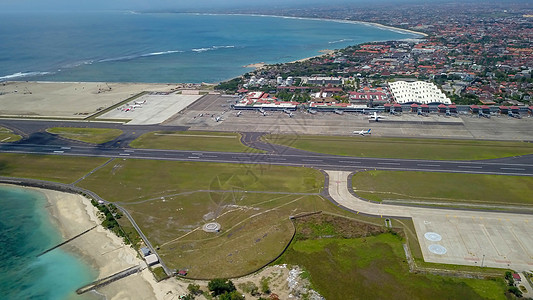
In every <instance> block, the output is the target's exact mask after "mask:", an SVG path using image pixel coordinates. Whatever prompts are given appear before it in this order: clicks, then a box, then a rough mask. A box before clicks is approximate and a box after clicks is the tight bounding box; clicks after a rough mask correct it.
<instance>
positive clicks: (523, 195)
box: [352, 171, 533, 206]
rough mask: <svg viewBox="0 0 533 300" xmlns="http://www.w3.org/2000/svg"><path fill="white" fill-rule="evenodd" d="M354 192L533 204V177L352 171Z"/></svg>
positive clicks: (374, 196)
mask: <svg viewBox="0 0 533 300" xmlns="http://www.w3.org/2000/svg"><path fill="white" fill-rule="evenodd" d="M352 184H353V187H354V190H355V192H356V193H357V194H358V195H359V196H361V197H363V198H367V199H370V200H377V201H382V200H394V199H405V200H416V201H426V202H427V201H431V202H436V203H445V204H446V203H476V204H482V205H489V206H497V205H502V206H503V205H515V204H520V205H533V198H532V197H531V195H532V194H533V177H527V176H503V175H481V174H456V173H434V172H409V171H367V172H358V173H356V174H354V176H353V179H352Z"/></svg>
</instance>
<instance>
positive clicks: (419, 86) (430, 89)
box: [389, 81, 452, 104]
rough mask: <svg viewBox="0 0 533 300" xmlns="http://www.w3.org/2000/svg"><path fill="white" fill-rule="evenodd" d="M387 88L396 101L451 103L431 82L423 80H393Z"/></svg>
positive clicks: (402, 102) (401, 102)
mask: <svg viewBox="0 0 533 300" xmlns="http://www.w3.org/2000/svg"><path fill="white" fill-rule="evenodd" d="M389 89H390V92H391V94H392V97H393V99H394V101H395V102H396V103H400V104H404V103H418V104H431V103H434V104H436V103H441V104H451V103H452V102H451V101H450V99H449V98H448V97H446V95H445V94H444V93H443V92H442V91H441V90H440V89H439V88H438V87H437V86H436V85H434V84H433V83H431V82H425V81H415V82H407V81H395V82H391V83H389Z"/></svg>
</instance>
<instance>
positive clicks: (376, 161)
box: [0, 143, 533, 176]
mask: <svg viewBox="0 0 533 300" xmlns="http://www.w3.org/2000/svg"><path fill="white" fill-rule="evenodd" d="M0 152H3V153H21V154H45V155H69V156H93V157H109V158H130V159H154V160H169V161H198V162H216V163H238V164H272V165H284V166H298V167H310V168H317V169H328V170H350V171H355V170H398V171H399V170H402V171H427V172H448V173H467V174H490V175H513V176H533V164H532V163H531V160H532V157H530V156H524V157H517V158H514V159H512V158H511V159H507V160H495V161H492V160H487V161H441V160H410V159H387V158H358V157H346V156H336V155H319V154H316V155H308V154H307V153H303V154H283V153H276V154H271V153H231V152H208V151H180V150H159V149H133V148H121V147H106V146H89V145H71V144H68V143H65V144H46V145H42V144H26V143H13V144H1V145H0Z"/></svg>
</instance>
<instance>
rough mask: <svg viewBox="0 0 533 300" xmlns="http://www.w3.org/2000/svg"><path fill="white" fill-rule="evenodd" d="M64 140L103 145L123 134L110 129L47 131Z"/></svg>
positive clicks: (55, 128)
mask: <svg viewBox="0 0 533 300" xmlns="http://www.w3.org/2000/svg"><path fill="white" fill-rule="evenodd" d="M46 131H47V132H49V133H52V134H57V135H59V136H61V137H63V138H66V139H71V140H75V141H82V142H86V143H91V144H102V143H106V142H109V141H112V140H114V139H116V138H117V137H118V136H120V135H121V134H122V130H120V129H109V128H74V127H53V128H48V129H47V130H46Z"/></svg>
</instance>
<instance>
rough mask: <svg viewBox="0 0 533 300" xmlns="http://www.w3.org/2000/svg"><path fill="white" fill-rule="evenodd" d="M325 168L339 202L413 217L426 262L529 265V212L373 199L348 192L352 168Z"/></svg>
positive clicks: (532, 260)
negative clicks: (434, 237) (432, 236)
mask: <svg viewBox="0 0 533 300" xmlns="http://www.w3.org/2000/svg"><path fill="white" fill-rule="evenodd" d="M326 172H327V173H328V175H329V193H330V196H331V197H332V198H333V200H335V201H336V202H337V203H339V204H340V205H342V206H344V207H346V208H349V209H351V210H353V211H356V212H361V213H366V214H372V215H377V216H382V217H385V216H387V217H388V216H396V217H410V218H412V220H413V223H414V225H415V230H416V234H417V237H418V242H419V243H420V248H421V250H422V255H423V257H424V260H425V261H427V262H435V263H446V264H456V265H470V266H488V267H496V268H511V269H514V270H517V271H526V270H530V269H531V268H532V267H533V236H532V235H531V232H533V222H532V221H533V216H532V215H527V214H510V213H503V212H486V211H462V210H451V209H437V208H425V207H410V206H397V205H388V204H377V203H375V202H369V201H364V200H361V199H359V198H357V197H355V196H354V195H352V194H351V193H350V191H349V190H348V183H347V180H348V176H349V175H350V173H351V172H346V171H326ZM350 186H351V185H350ZM428 220H430V221H428ZM427 232H438V234H439V235H441V237H442V240H440V241H438V242H435V241H429V240H427V239H426V238H425V237H424V234H425V233H427ZM430 245H440V246H442V247H444V248H445V249H446V253H445V254H435V253H433V252H431V251H430V249H429V248H428V247H429V246H430Z"/></svg>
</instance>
